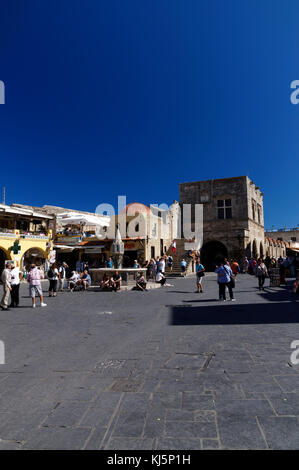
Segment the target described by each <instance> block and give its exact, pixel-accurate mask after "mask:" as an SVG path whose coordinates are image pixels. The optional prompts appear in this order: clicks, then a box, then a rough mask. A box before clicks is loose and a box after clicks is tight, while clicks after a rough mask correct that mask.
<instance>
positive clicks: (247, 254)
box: [245, 242, 251, 258]
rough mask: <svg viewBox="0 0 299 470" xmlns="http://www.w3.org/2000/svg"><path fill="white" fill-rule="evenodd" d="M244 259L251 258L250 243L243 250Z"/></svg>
mask: <svg viewBox="0 0 299 470" xmlns="http://www.w3.org/2000/svg"><path fill="white" fill-rule="evenodd" d="M245 256H246V258H251V243H250V242H249V243H247V246H246V250H245Z"/></svg>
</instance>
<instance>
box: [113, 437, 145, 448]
mask: <svg viewBox="0 0 299 470" xmlns="http://www.w3.org/2000/svg"><path fill="white" fill-rule="evenodd" d="M153 446H154V439H150V438H147V439H135V438H133V439H132V438H127V439H125V438H112V439H110V441H109V443H108V444H107V445H106V447H105V449H106V450H111V449H113V450H152V449H153Z"/></svg>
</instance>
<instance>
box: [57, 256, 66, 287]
mask: <svg viewBox="0 0 299 470" xmlns="http://www.w3.org/2000/svg"><path fill="white" fill-rule="evenodd" d="M67 268H68V265H67V264H66V263H64V262H63V263H62V265H61V266H60V267H59V269H58V272H59V281H58V284H59V287H58V290H59V291H60V292H63V289H64V284H65V279H66V270H67Z"/></svg>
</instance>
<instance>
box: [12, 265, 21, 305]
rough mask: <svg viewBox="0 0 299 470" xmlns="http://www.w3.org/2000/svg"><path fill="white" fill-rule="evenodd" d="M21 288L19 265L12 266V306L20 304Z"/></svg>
mask: <svg viewBox="0 0 299 470" xmlns="http://www.w3.org/2000/svg"><path fill="white" fill-rule="evenodd" d="M19 290H20V269H19V267H18V266H14V265H13V266H12V270H11V294H10V295H11V302H10V307H18V306H19Z"/></svg>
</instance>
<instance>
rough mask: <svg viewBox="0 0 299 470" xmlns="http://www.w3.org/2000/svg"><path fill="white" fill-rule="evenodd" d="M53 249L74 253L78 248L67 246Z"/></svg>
mask: <svg viewBox="0 0 299 470" xmlns="http://www.w3.org/2000/svg"><path fill="white" fill-rule="evenodd" d="M53 248H55V249H59V250H61V251H64V252H67V251H73V250H75V249H76V248H77V247H76V246H67V245H53Z"/></svg>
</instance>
